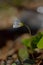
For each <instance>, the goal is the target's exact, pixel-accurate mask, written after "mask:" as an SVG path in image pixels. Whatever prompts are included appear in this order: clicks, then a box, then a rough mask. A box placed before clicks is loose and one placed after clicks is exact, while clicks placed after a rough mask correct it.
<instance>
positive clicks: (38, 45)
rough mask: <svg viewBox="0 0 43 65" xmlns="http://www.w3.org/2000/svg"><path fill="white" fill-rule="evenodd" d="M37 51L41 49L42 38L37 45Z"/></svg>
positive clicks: (42, 44) (42, 47) (42, 45)
mask: <svg viewBox="0 0 43 65" xmlns="http://www.w3.org/2000/svg"><path fill="white" fill-rule="evenodd" d="M37 47H38V48H39V49H43V37H42V38H41V39H40V41H39V43H38V44H37Z"/></svg>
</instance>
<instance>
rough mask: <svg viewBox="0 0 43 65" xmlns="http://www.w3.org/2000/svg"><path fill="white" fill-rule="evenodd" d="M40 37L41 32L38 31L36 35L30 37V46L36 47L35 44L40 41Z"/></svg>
mask: <svg viewBox="0 0 43 65" xmlns="http://www.w3.org/2000/svg"><path fill="white" fill-rule="evenodd" d="M41 37H42V34H41V33H38V34H37V35H36V36H33V37H32V42H31V46H32V48H33V49H34V48H37V44H38V42H39V41H40V39H41Z"/></svg>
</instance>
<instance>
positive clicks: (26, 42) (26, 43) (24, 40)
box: [22, 39, 31, 47]
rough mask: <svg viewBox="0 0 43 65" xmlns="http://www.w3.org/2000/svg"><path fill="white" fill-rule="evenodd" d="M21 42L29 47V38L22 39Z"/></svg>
mask: <svg viewBox="0 0 43 65" xmlns="http://www.w3.org/2000/svg"><path fill="white" fill-rule="evenodd" d="M22 43H23V44H24V45H25V46H26V47H31V39H23V40H22Z"/></svg>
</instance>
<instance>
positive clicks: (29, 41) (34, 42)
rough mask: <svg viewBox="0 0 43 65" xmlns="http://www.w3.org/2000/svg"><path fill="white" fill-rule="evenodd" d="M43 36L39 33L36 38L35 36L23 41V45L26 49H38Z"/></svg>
mask: <svg viewBox="0 0 43 65" xmlns="http://www.w3.org/2000/svg"><path fill="white" fill-rule="evenodd" d="M42 36H43V34H42V33H40V32H39V33H38V34H37V35H36V36H33V37H32V38H30V39H23V40H22V43H23V44H24V45H25V46H26V47H30V48H32V49H35V48H37V44H38V42H39V41H40V39H41V38H42Z"/></svg>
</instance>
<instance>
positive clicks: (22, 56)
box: [18, 48, 29, 60]
mask: <svg viewBox="0 0 43 65" xmlns="http://www.w3.org/2000/svg"><path fill="white" fill-rule="evenodd" d="M18 55H19V57H20V59H22V60H25V59H27V58H28V56H29V55H28V51H27V49H26V48H21V49H19V51H18Z"/></svg>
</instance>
